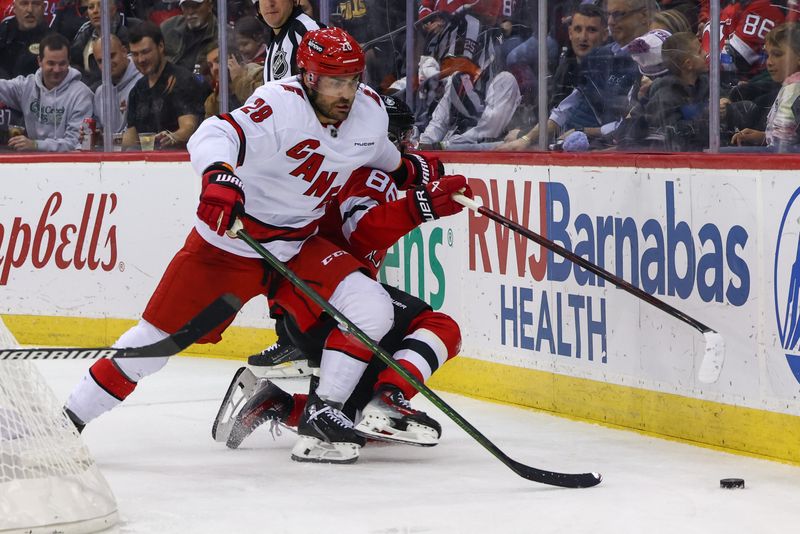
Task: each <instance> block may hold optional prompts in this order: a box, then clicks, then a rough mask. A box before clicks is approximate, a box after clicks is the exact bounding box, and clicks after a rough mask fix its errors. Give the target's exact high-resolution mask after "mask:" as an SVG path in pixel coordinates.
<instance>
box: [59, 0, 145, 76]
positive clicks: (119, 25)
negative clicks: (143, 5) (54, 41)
mask: <svg viewBox="0 0 800 534" xmlns="http://www.w3.org/2000/svg"><path fill="white" fill-rule="evenodd" d="M103 1H106V0H103ZM100 2H101V0H89V2H88V4H87V7H88V9H87V12H86V14H87V15H88V17H89V20H88V21H86V22H85V23H84V24H83V26H81V27H80V29H79V30H78V33H76V34H75V38H74V39H73V40H72V44H71V45H70V48H69V61H70V64H71V65H72V66H73V67H75V68H76V69H78V71H80V73H81V76H83V78H82V80H83V83H85V84H86V85H88V86H89V88H90V89H92V90H93V91H94V90H95V89H97V86H98V85H100V82H101V77H102V74H101V72H100V67H99V66H98V65H97V60H96V59H95V57H94V53H93V47H94V42H95V41H96V40H97V39H99V38H100ZM108 9H109V12H110V16H111V33H112V34H113V35H116V36H117V37H119V39H120V41H122V43H123V44H125V45H127V43H128V29H129V28H130V27H132V26H135V25H136V24H139V23H140V22H141V20H139V19H135V18H127V17H126V16H125V15H124V14H122V13H119V11H118V10H117V5H116V3H115V2H114V1H113V0H112V1H110V2H108Z"/></svg>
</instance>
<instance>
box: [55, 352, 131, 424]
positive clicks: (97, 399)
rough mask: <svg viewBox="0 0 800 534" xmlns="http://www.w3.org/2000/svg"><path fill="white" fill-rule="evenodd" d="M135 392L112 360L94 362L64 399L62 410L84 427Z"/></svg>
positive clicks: (129, 380) (128, 379) (128, 380)
mask: <svg viewBox="0 0 800 534" xmlns="http://www.w3.org/2000/svg"><path fill="white" fill-rule="evenodd" d="M135 388H136V382H134V381H132V380H131V379H130V378H128V377H127V376H125V374H124V373H123V372H122V371H121V370H120V369H119V367H117V365H116V363H115V362H114V361H113V360H109V359H102V360H98V361H96V362H95V363H94V364H93V365H92V366H91V367H90V368H89V371H88V372H87V373H86V374H85V375H84V376H83V378H81V381H80V382H79V383H78V385H77V386H75V389H73V390H72V393H70V396H69V399H67V403H66V408H68V409H69V410H70V411H71V412H72V413H73V414H75V416H77V417H78V418H79V419H80V420H81V421H82V422H83V423H84V424H86V423H88V422H89V421H91V420H92V419H94V418H96V417H97V416H98V415H102V414H103V413H105V412H107V411H109V410H111V409H113V408H115V407H116V406H117V405H119V404H120V403H121V402H122V401H123V400H125V399H126V398H127V397H128V395H130V394H131V393H132V392H133V390H134V389H135Z"/></svg>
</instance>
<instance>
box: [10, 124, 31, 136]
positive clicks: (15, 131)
mask: <svg viewBox="0 0 800 534" xmlns="http://www.w3.org/2000/svg"><path fill="white" fill-rule="evenodd" d="M26 133H27V132H26V130H25V127H24V126H20V125H17V124H9V125H8V138H9V139H11V138H12V137H17V136H19V135H25V134H26Z"/></svg>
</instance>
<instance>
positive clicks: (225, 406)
mask: <svg viewBox="0 0 800 534" xmlns="http://www.w3.org/2000/svg"><path fill="white" fill-rule="evenodd" d="M256 382H257V379H256V377H255V375H253V373H252V372H251V371H249V370H248V369H247V367H240V368H239V369H238V370H237V371H236V374H235V375H234V376H233V380H231V384H230V386H228V391H226V392H225V396H224V397H223V398H222V404H221V405H220V407H219V411H218V412H217V417H216V418H215V419H214V424H213V426H212V427H211V437H212V438H214V441H220V442H227V441H228V437H229V436H230V433H231V430H233V425H234V422H235V421H236V419H235V417H234V415H235V414H236V412H237V410H238V409H239V407H240V406H243V405H244V403H245V402H247V401H248V399H250V397H252V396H253V392H254V391H255V389H256Z"/></svg>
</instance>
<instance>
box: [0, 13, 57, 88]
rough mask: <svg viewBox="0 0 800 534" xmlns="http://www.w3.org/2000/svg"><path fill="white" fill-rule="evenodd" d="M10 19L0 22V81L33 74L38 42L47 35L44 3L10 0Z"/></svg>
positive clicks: (37, 64)
mask: <svg viewBox="0 0 800 534" xmlns="http://www.w3.org/2000/svg"><path fill="white" fill-rule="evenodd" d="M13 11H14V16H13V17H10V18H7V19H5V20H4V21H3V22H2V23H0V50H2V51H3V53H2V54H0V78H3V79H7V80H8V79H11V78H16V77H17V76H27V75H28V74H33V73H34V72H36V70H37V69H38V68H39V63H38V62H37V56H38V54H39V41H41V40H42V38H43V37H44V36H45V34H46V33H48V28H47V24H46V23H45V21H44V0H14V5H13Z"/></svg>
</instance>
